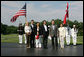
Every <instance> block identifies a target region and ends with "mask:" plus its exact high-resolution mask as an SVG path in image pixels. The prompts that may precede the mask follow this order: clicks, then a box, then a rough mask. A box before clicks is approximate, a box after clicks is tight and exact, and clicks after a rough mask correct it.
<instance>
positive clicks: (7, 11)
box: [1, 1, 83, 26]
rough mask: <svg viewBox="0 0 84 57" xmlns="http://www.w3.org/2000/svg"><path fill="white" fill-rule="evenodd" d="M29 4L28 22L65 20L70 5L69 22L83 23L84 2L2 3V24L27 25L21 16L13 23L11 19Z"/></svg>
mask: <svg viewBox="0 0 84 57" xmlns="http://www.w3.org/2000/svg"><path fill="white" fill-rule="evenodd" d="M25 2H26V4H27V21H28V22H30V21H31V20H32V19H33V20H34V21H36V22H40V21H43V20H47V21H51V20H52V19H57V18H59V19H61V20H63V19H64V15H65V13H66V12H65V10H66V4H67V2H68V3H69V20H71V21H74V20H77V21H78V22H83V1H1V23H3V24H6V25H9V26H11V25H13V26H18V25H19V23H20V22H21V23H22V24H24V23H25V16H19V17H18V18H17V20H16V21H15V22H14V23H12V22H10V19H11V18H12V17H13V16H14V14H15V13H16V12H18V11H19V10H20V9H21V8H22V7H23V6H24V4H25Z"/></svg>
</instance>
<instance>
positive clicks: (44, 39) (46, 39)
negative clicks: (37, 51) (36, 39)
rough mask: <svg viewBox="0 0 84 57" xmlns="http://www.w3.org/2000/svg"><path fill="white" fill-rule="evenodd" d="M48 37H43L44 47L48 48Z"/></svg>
mask: <svg viewBox="0 0 84 57" xmlns="http://www.w3.org/2000/svg"><path fill="white" fill-rule="evenodd" d="M47 42H48V36H47V35H46V34H45V35H43V47H44V48H47Z"/></svg>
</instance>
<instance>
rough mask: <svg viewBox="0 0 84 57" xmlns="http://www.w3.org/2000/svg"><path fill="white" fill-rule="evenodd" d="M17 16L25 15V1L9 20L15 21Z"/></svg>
mask: <svg viewBox="0 0 84 57" xmlns="http://www.w3.org/2000/svg"><path fill="white" fill-rule="evenodd" d="M19 16H25V17H26V3H25V5H24V6H23V7H22V8H21V9H20V10H19V11H18V12H17V13H16V14H15V15H14V16H13V17H12V18H11V20H10V21H11V22H15V21H16V19H17V18H18V17H19Z"/></svg>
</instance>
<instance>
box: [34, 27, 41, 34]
mask: <svg viewBox="0 0 84 57" xmlns="http://www.w3.org/2000/svg"><path fill="white" fill-rule="evenodd" d="M34 34H35V35H37V27H35V28H34ZM39 35H42V30H41V26H40V27H39Z"/></svg>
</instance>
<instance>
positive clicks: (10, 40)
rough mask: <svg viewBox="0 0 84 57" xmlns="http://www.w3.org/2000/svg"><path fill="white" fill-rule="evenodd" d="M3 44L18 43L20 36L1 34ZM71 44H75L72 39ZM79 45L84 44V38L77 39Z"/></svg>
mask: <svg viewBox="0 0 84 57" xmlns="http://www.w3.org/2000/svg"><path fill="white" fill-rule="evenodd" d="M1 42H6V43H18V42H19V38H18V34H8V35H3V34H1ZM23 42H24V37H23ZM65 44H66V42H65ZM70 44H73V43H72V38H71V43H70ZM77 44H83V36H78V37H77Z"/></svg>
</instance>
